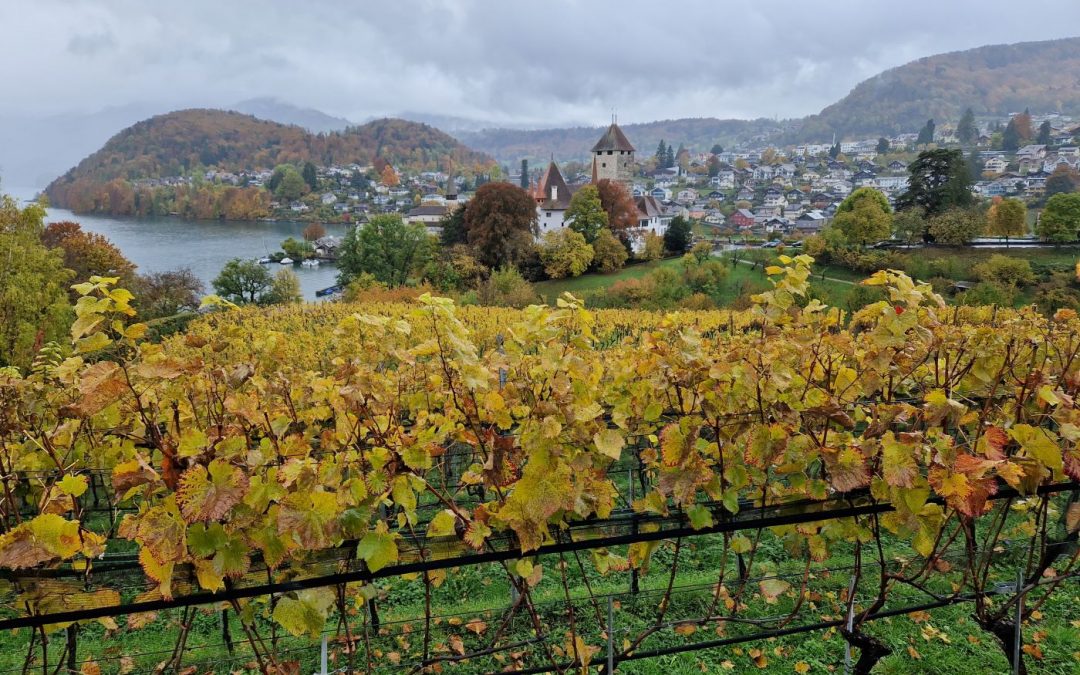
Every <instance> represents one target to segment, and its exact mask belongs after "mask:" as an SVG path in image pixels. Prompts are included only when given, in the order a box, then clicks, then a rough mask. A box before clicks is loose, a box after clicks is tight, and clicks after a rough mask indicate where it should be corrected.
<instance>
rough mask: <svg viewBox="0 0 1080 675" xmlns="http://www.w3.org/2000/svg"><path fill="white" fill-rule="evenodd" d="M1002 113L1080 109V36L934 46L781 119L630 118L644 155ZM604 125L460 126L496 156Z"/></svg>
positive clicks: (567, 143)
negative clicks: (666, 148)
mask: <svg viewBox="0 0 1080 675" xmlns="http://www.w3.org/2000/svg"><path fill="white" fill-rule="evenodd" d="M968 107H970V108H972V110H974V112H975V114H976V115H977V116H983V115H993V116H996V117H1001V116H1004V115H1007V114H1009V113H1011V112H1018V111H1021V110H1023V109H1024V108H1030V109H1031V110H1032V111H1039V112H1048V111H1054V110H1056V111H1059V112H1063V113H1067V114H1080V38H1067V39H1063V40H1050V41H1046V42H1021V43H1017V44H1012V45H991V46H987V47H979V48H977V49H969V50H967V51H960V52H951V53H947V54H938V55H936V56H930V57H927V58H923V59H919V60H918V61H913V62H911V63H908V64H906V65H903V66H899V67H897V68H892V69H890V70H886V71H885V72H883V73H881V74H880V75H876V76H874V77H872V78H870V79H868V80H865V81H863V82H862V83H860V84H859V85H857V86H856V87H855V88H854V89H853V90H852V91H851V93H850V94H848V95H847V96H845V97H844V98H843V99H841V100H839V101H837V102H836V103H834V104H832V105H830V106H829V107H827V108H825V109H824V110H822V111H821V112H820V113H818V114H817V115H810V116H809V117H806V118H803V119H796V120H789V121H786V122H784V121H781V122H776V121H773V120H767V119H758V120H734V119H716V118H713V117H705V118H693V119H677V120H665V121H661V122H649V123H646V124H624V125H623V130H624V131H625V132H626V135H627V137H628V138H629V139H630V141H631V142H632V143H633V144H634V145H635V146H636V147H637V150H638V156H639V157H643V156H647V155H649V154H652V152H653V151H654V150H655V148H656V145H657V144H658V143H659V142H660V140H661V139H664V140H665V141H666V142H668V143H674V144H676V146H678V145H679V144H684V145H686V146H687V147H688V148H691V149H694V150H698V151H705V150H708V149H709V148H711V147H712V146H713V144H714V143H720V144H721V145H723V146H724V147H728V146H729V145H731V144H733V143H752V142H753V141H755V140H766V141H771V142H788V143H797V142H828V141H831V140H832V138H833V134H834V133H835V134H836V138H837V139H855V138H866V137H872V136H888V135H895V134H898V133H905V132H912V133H913V132H916V131H918V130H919V128H920V127H921V126H922V125H923V124H925V123H926V120H927V119H929V118H931V117H932V118H934V119H935V120H937V122H938V123H942V122H950V121H953V122H954V121H956V120H958V119H959V118H960V115H961V114H963V112H964V110H965V109H966V108H968ZM602 133H603V128H602V127H572V128H561V129H539V130H521V129H485V130H483V131H463V132H460V133H457V134H455V135H456V136H457V137H458V138H459V139H461V140H462V141H463V142H464V143H465V144H466V145H468V146H469V147H472V148H476V149H477V150H482V151H484V152H486V153H488V154H490V155H492V156H494V157H495V158H496V159H498V160H499V161H500V162H504V163H513V162H517V161H518V160H520V159H522V158H527V159H530V160H537V159H541V160H544V161H546V160H547V159H548V157H549V155H551V154H554V155H555V158H556V159H562V160H570V159H584V158H585V157H586V156H587V155H588V151H589V148H591V147H592V144H593V143H595V142H596V139H598V138H599V137H600V135H601V134H602Z"/></svg>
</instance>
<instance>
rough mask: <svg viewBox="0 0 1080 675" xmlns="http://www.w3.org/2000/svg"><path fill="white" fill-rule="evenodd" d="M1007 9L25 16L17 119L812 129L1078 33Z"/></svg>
mask: <svg viewBox="0 0 1080 675" xmlns="http://www.w3.org/2000/svg"><path fill="white" fill-rule="evenodd" d="M1015 13H1016V5H1015V3H1007V2H1005V1H1004V0H982V1H978V2H976V1H973V0H972V1H968V0H964V1H959V0H957V1H955V2H944V3H943V2H939V1H930V0H909V1H907V2H905V3H903V4H902V5H899V6H898V5H896V4H895V3H881V2H866V1H865V0H832V1H829V2H805V1H796V0H774V1H772V2H755V1H753V0H730V1H725V2H715V1H713V0H684V1H669V2H656V1H655V0H651V1H645V0H546V1H545V2H531V1H526V2H517V1H510V0H393V1H386V2H383V1H374V0H372V1H367V2H354V3H348V2H346V3H343V2H340V1H338V0H335V1H331V0H307V1H305V2H299V3H298V2H296V1H295V0H290V1H288V2H286V1H285V0H262V1H260V2H221V1H220V0H189V1H188V2H184V3H158V2H146V1H145V0H83V1H80V2H73V1H70V0H7V1H6V2H4V3H2V4H0V44H4V45H5V49H4V50H3V54H2V55H0V81H3V82H4V83H5V89H6V91H8V92H18V91H25V92H33V96H19V95H15V96H5V97H2V98H0V115H5V114H6V115H16V114H19V115H26V114H48V113H60V112H73V111H83V112H86V111H93V110H97V109H100V108H103V107H105V106H110V105H124V104H132V103H138V104H141V105H151V106H158V107H160V109H162V110H165V109H169V108H175V107H187V106H194V105H227V104H229V103H233V102H236V101H239V100H242V99H246V98H251V97H255V96H267V95H268V96H275V97H278V98H281V99H283V100H286V101H289V102H291V103H294V104H297V105H301V106H309V107H314V108H318V109H321V110H324V111H326V112H328V113H331V114H334V115H339V116H344V117H348V118H351V119H355V120H361V119H364V118H366V117H369V116H373V115H387V114H393V113H396V112H400V111H404V110H410V111H418V112H430V113H438V114H446V115H458V116H464V117H473V118H479V119H487V120H493V121H496V122H514V123H519V124H520V123H528V124H538V125H539V124H545V125H547V124H562V123H580V122H585V123H596V122H598V121H602V120H603V119H605V118H606V117H607V115H608V114H609V112H610V111H611V110H612V109H613V108H616V109H618V111H619V114H620V119H622V120H625V121H645V120H650V119H661V118H674V117H686V116H716V117H758V116H768V117H772V116H779V117H795V116H801V115H805V114H808V113H812V112H817V111H818V110H820V109H821V108H822V107H824V106H825V105H827V104H829V103H831V102H833V101H835V100H836V99H838V98H839V97H841V96H843V95H844V94H845V93H847V91H848V90H850V89H851V87H853V86H854V85H855V84H857V83H858V82H859V81H860V80H862V79H864V78H866V77H868V76H870V75H873V74H875V73H877V72H879V71H880V70H883V69H885V68H888V67H892V66H896V65H900V64H902V63H905V62H907V61H909V60H912V59H914V58H918V57H921V56H927V55H930V54H934V53H938V52H942V51H952V50H957V49H966V48H970V47H974V46H978V45H981V44H990V43H999V42H1015V41H1021V40H1037V39H1049V38H1054V37H1065V36H1068V35H1069V34H1070V32H1075V31H1076V28H1075V27H1076V26H1080V3H1076V2H1075V0H1044V1H1043V2H1037V3H1029V5H1026V6H1025V8H1024V14H1025V15H1026V16H1028V17H1029V18H1031V19H1034V18H1037V17H1043V18H1044V19H1045V18H1047V17H1053V21H1048V20H1038V21H1036V20H1025V21H1011V20H1007V17H1009V16H1013V15H1015Z"/></svg>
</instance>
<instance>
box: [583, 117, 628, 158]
mask: <svg viewBox="0 0 1080 675" xmlns="http://www.w3.org/2000/svg"><path fill="white" fill-rule="evenodd" d="M607 150H621V151H623V152H633V151H634V146H633V145H630V141H629V140H627V138H626V134H624V133H623V132H622V129H620V128H619V125H618V124H615V123H614V122H612V123H611V126H610V127H608V128H607V131H605V132H604V135H603V136H601V137H600V140H599V141H597V142H596V145H594V146H593V149H592V151H593V152H600V151H607Z"/></svg>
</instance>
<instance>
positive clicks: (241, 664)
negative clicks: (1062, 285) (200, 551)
mask: <svg viewBox="0 0 1080 675" xmlns="http://www.w3.org/2000/svg"><path fill="white" fill-rule="evenodd" d="M722 541H723V539H722V535H702V536H698V537H691V538H687V539H685V540H684V541H683V544H682V549H681V551H680V553H679V557H678V560H677V561H676V558H675V548H674V544H673V543H671V542H668V543H665V544H663V545H661V546H660V547H659V548H658V549H657V551H656V552H655V553H654V555H653V558H652V562H651V564H650V567H649V569H648V571H647V572H646V573H644V574H643V575H642V577H641V593H640V594H638V595H636V596H631V595H628V594H627V581H628V576H627V575H626V574H620V573H612V574H609V575H607V576H602V575H600V574H599V573H597V572H596V570H595V569H594V568H593V567H592V565H591V563H590V562H589V556H588V554H582V556H581V563H582V567H579V564H578V560H577V559H575V557H574V556H573V554H567V555H566V556H565V557H564V558H563V559H562V560H560V557H559V556H557V555H552V556H546V557H544V558H541V559H538V560H537V561H536V563H537V564H540V565H542V566H543V570H544V573H543V578H542V579H541V581H540V582H539V584H538V585H537V586H536V588H535V589H534V591H533V600H534V602H535V603H536V604H537V605H538V607H539V611H540V612H541V614H542V615H543V617H544V619H545V622H546V623H548V624H549V625H550V626H552V627H553V628H554V631H553V632H552V634H551V641H552V643H553V644H556V645H558V644H562V641H563V640H562V638H563V636H562V634H561V633H560V632H559V631H560V630H565V627H566V626H567V625H568V622H569V617H568V615H567V613H566V605H565V604H564V602H563V601H564V599H565V592H566V591H565V590H564V586H563V581H562V578H561V577H562V573H561V571H560V568H561V567H562V565H563V564H564V563H565V570H566V588H568V589H569V593H570V595H571V597H572V598H573V605H574V611H575V622H576V625H577V627H578V630H579V632H580V633H581V634H582V635H583V636H584V638H585V642H586V644H588V645H592V646H597V647H602V646H603V644H604V642H605V638H604V636H603V634H602V631H603V630H604V628H605V626H604V622H605V614H606V606H604V600H601V606H593V605H592V603H591V602H590V601H589V595H588V592H587V590H586V583H587V584H588V587H589V588H591V590H592V592H593V594H595V595H596V596H603V595H606V594H609V593H616V594H620V597H619V598H618V599H617V600H618V605H617V607H616V612H615V629H616V632H615V636H616V645H617V646H621V645H622V640H623V639H626V638H627V637H630V638H632V637H633V636H635V635H637V634H638V633H639V632H640V631H641V630H643V629H645V628H647V627H648V626H650V625H652V623H653V622H654V621H655V617H656V612H657V603H658V601H659V600H660V598H661V596H662V593H661V592H662V590H663V589H664V588H665V587H666V585H667V583H668V579H669V572H670V570H671V569H672V567H673V566H675V565H676V563H677V569H678V575H677V577H676V581H675V586H676V588H686V589H688V590H686V591H680V592H677V593H675V594H674V595H673V597H672V602H671V605H670V608H669V609H668V614H667V616H666V617H665V621H678V620H680V619H691V618H697V617H700V616H702V615H703V614H704V613H705V612H706V611H707V609H708V606H709V604H710V602H711V598H712V595H711V592H710V589H711V588H712V587H713V585H714V584H715V583H716V581H717V578H718V571H719V570H720V569H721V564H722V559H721V551H722ZM885 543H886V546H887V549H886V557H887V559H896V558H898V557H901V556H910V555H911V552H910V550H909V549H908V548H907V546H906V545H905V544H904V543H903V542H900V541H897V540H892V539H891V538H887V539H886V542H885ZM613 552H614V553H617V554H619V555H624V556H625V555H626V553H627V552H626V547H617V548H616V549H613ZM853 556H854V551H853V548H852V546H851V545H850V544H847V543H834V544H832V545H831V547H830V557H829V560H828V567H829V568H832V569H833V570H837V571H833V572H830V571H827V570H821V569H820V568H819V569H817V571H815V572H813V573H812V575H811V578H810V591H811V597H810V599H809V600H808V602H807V603H806V604H805V605H804V606H803V610H802V611H803V613H802V614H800V618H799V619H798V622H797V623H795V624H793V625H800V624H801V623H812V622H816V621H823V620H825V621H827V620H832V619H839V618H841V617H843V615H844V611H845V601H844V592H845V589H846V587H847V584H848V582H849V574H848V572H846V571H843V570H842V569H840V568H843V567H844V566H847V565H850V564H851V563H852V561H853V559H854V558H853ZM1020 557H1021V556H1019V555H1017V553H1016V552H1010V551H1006V552H1005V553H1004V554H1003V555H1001V556H1000V557H999V558H997V559H995V564H996V565H998V566H999V567H998V569H999V570H1000V576H1001V577H1002V578H1007V577H1008V576H1009V575H1010V573H1011V570H1012V569H1014V568H1015V566H1016V565H1017V564H1018V563H1019V560H1020ZM756 560H757V564H759V565H760V564H763V565H764V566H765V567H768V568H771V569H773V570H775V571H776V572H779V573H796V574H798V573H801V570H802V563H801V562H800V561H799V560H793V559H792V558H791V557H790V556H789V554H788V553H787V551H786V549H785V548H784V545H783V541H782V539H781V538H780V537H778V536H777V535H775V534H773V533H772V532H770V531H765V532H763V535H762V540H761V544H760V546H759V548H758V553H757V557H756ZM724 569H725V579H726V581H725V585H726V587H727V588H728V589H729V590H731V591H732V592H735V588H736V585H737V583H738V582H737V581H736V579H737V574H736V570H735V565H734V561H733V560H731V559H730V558H729V559H728V560H727V563H726V567H725V568H724ZM758 573H760V572H759V571H758V568H755V574H758ZM959 574H960V570H959V566H958V567H957V569H956V570H954V571H953V572H952V573H948V574H941V575H938V576H936V577H935V579H934V582H935V583H934V586H935V587H936V588H937V589H938V590H939V591H941V592H946V593H947V592H948V585H949V583H950V582H951V581H952V580H953V578H958V575H959ZM874 583H875V577H874V575H873V574H872V573H871V574H870V576H869V577H867V578H864V580H863V583H862V584H861V585H860V589H861V593H860V595H859V597H860V598H868V597H869V593H870V592H871V589H872V587H873V585H874ZM377 586H378V587H379V588H380V589H381V590H382V591H383V592H384V596H383V597H382V598H381V599H380V601H379V613H380V617H381V619H382V629H381V630H380V631H379V632H378V634H374V635H372V636H371V640H372V654H373V665H374V666H375V669H376V670H377V672H379V673H397V672H403V671H402V669H401V668H404V665H405V664H407V663H410V662H411V660H412V659H415V658H416V657H417V654H418V653H419V650H420V646H421V644H422V641H423V620H422V617H423V614H424V589H423V585H422V583H421V582H420V580H418V579H416V578H413V579H411V580H403V579H395V580H393V581H390V580H382V581H379V582H377ZM653 591H655V593H654V592H653ZM1078 591H1080V587H1078V585H1077V584H1075V583H1072V584H1067V585H1065V586H1063V587H1062V588H1061V589H1059V590H1058V592H1057V594H1056V595H1055V596H1052V599H1051V600H1050V601H1049V602H1048V603H1047V604H1046V605H1045V606H1044V607H1043V608H1042V611H1041V615H1040V616H1039V617H1037V618H1036V619H1035V620H1032V621H1030V622H1029V624H1027V625H1025V644H1027V645H1032V644H1038V646H1039V649H1040V650H1041V657H1042V658H1041V659H1039V660H1036V659H1035V658H1034V657H1032V656H1026V657H1025V659H1026V661H1027V663H1028V665H1029V667H1030V668H1031V669H1032V670H1031V672H1033V673H1042V674H1052V675H1065V674H1066V673H1076V672H1080V660H1078V655H1077V650H1078V648H1080V643H1078V637H1080V636H1078V633H1077V630H1076V629H1075V628H1074V627H1073V625H1071V622H1074V621H1075V620H1076V619H1077V618H1078V614H1077V610H1076V607H1077V606H1078V603H1080V593H1078ZM890 597H891V598H892V599H891V600H890V603H889V604H888V605H887V608H889V607H901V606H907V605H913V604H919V603H920V602H925V601H926V599H927V598H926V596H924V595H922V594H921V593H918V592H917V591H913V590H910V591H906V590H903V589H902V588H897V590H896V591H894V593H893V594H892V595H891V596H890ZM745 601H746V603H747V607H746V608H745V609H744V610H742V611H741V612H740V616H743V617H746V618H753V617H759V618H760V617H766V616H782V615H784V614H786V612H788V611H789V610H790V609H791V608H792V607H793V603H794V594H788V595H785V596H781V598H780V599H779V603H778V604H771V605H770V604H767V603H765V602H764V601H763V598H762V597H761V596H760V595H759V594H758V593H757V589H756V584H755V583H753V582H751V585H750V592H749V593H748V594H747V596H746V597H745ZM509 602H510V593H509V586H508V584H507V582H506V577H505V574H504V573H503V571H502V568H501V567H500V566H499V565H497V564H491V565H484V566H475V567H467V568H457V569H453V570H450V571H449V573H448V574H447V578H446V581H445V582H444V583H443V584H442V585H441V586H440V587H439V588H437V589H435V590H434V591H433V597H432V614H433V615H435V616H441V617H442V618H441V619H438V620H436V621H435V622H434V630H433V640H432V645H433V652H434V653H446V652H447V649H446V645H447V644H448V641H449V636H450V635H455V636H458V637H460V638H461V639H462V640H463V642H464V646H465V648H466V649H468V650H475V649H481V648H483V647H485V646H486V643H485V638H489V637H490V636H491V635H492V634H493V633H494V631H495V627H496V626H497V625H498V624H499V622H500V621H501V620H502V618H503V612H502V611H501V609H500V608H505V607H507V606H508V604H509ZM545 603H547V604H545ZM598 611H599V614H598ZM971 612H972V607H971V605H969V604H962V605H954V606H950V607H944V608H940V609H934V610H931V611H929V612H927V613H925V614H916V615H910V616H908V615H905V616H897V617H892V618H888V619H882V620H879V621H875V622H873V623H871V624H868V628H867V629H866V630H867V632H868V633H870V634H871V635H874V636H876V637H878V638H880V639H882V640H883V641H884V642H886V643H887V644H888V645H889V646H890V647H891V648H892V649H893V653H892V654H891V655H890V656H888V657H886V658H885V659H884V660H882V661H881V663H880V664H879V665H878V667H877V668H876V669H875V671H874V672H875V673H879V674H882V675H917V674H922V673H928V672H933V673H935V675H954V674H955V675H966V674H967V673H1002V672H1007V671H1008V664H1007V663H1006V660H1005V657H1004V655H1003V653H1002V651H1001V649H1000V647H999V646H998V645H997V644H996V643H995V642H994V640H993V638H992V637H991V636H989V635H988V634H987V633H985V632H983V631H982V630H981V629H980V628H979V627H978V626H977V625H976V623H975V621H974V620H973V619H972V618H971ZM179 614H180V613H179V611H176V610H171V611H168V612H161V613H159V615H158V617H157V618H156V619H155V620H153V621H152V622H151V623H149V624H148V625H147V626H146V627H145V628H142V629H139V630H125V629H124V628H121V629H120V630H118V631H110V632H106V631H105V629H104V628H103V627H102V626H100V625H97V624H91V625H87V626H85V627H83V628H82V631H81V634H80V645H81V647H82V649H81V650H80V660H83V659H90V658H92V659H94V660H95V661H96V662H97V663H98V664H99V665H100V666H101V669H102V672H104V673H117V672H119V671H120V659H121V658H122V657H125V656H126V657H130V658H136V659H137V660H136V661H135V662H134V663H133V666H134V670H132V671H131V672H149V671H151V670H152V669H153V668H154V667H155V666H156V665H157V664H158V663H160V662H161V661H164V660H166V659H167V658H168V656H169V654H170V653H171V651H172V648H173V645H174V642H175V639H176V636H177V630H178V619H179ZM229 616H230V617H231V621H230V625H231V629H232V635H233V640H234V642H235V643H236V645H237V648H236V654H235V655H233V656H230V655H229V653H228V652H227V651H226V650H225V649H223V648H222V647H220V643H221V623H220V621H221V619H220V615H219V613H218V611H217V608H209V609H208V610H206V611H203V610H199V611H197V612H196V613H195V619H194V623H193V626H192V630H191V633H190V637H189V639H188V643H187V650H186V651H185V657H186V658H185V661H184V664H185V665H188V664H190V665H194V666H196V668H197V669H196V671H192V672H199V673H204V672H210V671H214V672H230V671H231V672H237V671H242V672H251V670H252V669H251V667H250V662H251V658H250V652H249V651H248V650H247V646H246V643H244V639H243V632H242V630H241V628H240V626H239V624H238V623H237V622H236V621H235V617H233V616H232V612H229ZM474 619H476V620H480V621H483V622H484V623H485V624H486V626H487V628H486V629H484V630H481V631H479V633H480V634H479V635H475V634H474V633H473V632H470V631H469V630H468V629H467V628H466V627H465V625H466V624H468V623H469V622H470V621H472V620H474ZM351 623H352V626H353V630H354V631H355V632H361V631H362V628H361V618H360V615H353V616H352V618H351ZM120 624H121V626H123V625H124V620H123V619H121V620H120ZM260 624H261V627H262V628H263V634H264V636H269V632H270V631H269V623H267V622H265V621H260ZM327 628H328V630H333V625H328V626H327ZM751 630H752V629H751V628H749V627H745V626H740V625H738V624H727V625H724V626H722V627H717V626H716V625H715V624H707V625H702V626H696V625H695V626H694V631H693V634H679V633H677V632H675V631H673V630H671V629H670V628H667V629H664V630H662V631H660V632H658V633H656V634H654V635H653V636H651V637H650V638H648V639H647V640H646V641H645V642H644V643H642V645H641V646H640V647H639V651H645V650H652V649H657V648H662V647H668V646H673V645H680V644H691V643H695V642H703V641H708V640H713V639H717V638H718V637H720V636H722V637H732V636H738V635H744V634H747V633H749V632H751ZM280 633H281V631H280V630H279V641H278V643H277V645H278V646H277V653H278V655H279V656H280V657H282V658H283V659H293V660H299V661H300V672H301V673H305V672H306V673H311V672H318V658H319V643H318V641H316V640H312V639H310V638H292V637H280ZM530 633H531V627H530V625H529V622H528V621H527V620H526V619H525V617H524V616H522V617H520V619H516V620H515V623H514V624H513V627H512V629H511V634H512V635H514V636H515V639H525V638H527V637H528V636H529V635H530ZM26 636H27V632H26V631H18V632H12V633H7V634H5V635H4V636H2V637H0V672H10V671H15V670H18V669H20V668H21V666H22V662H23V656H24V654H25V652H26V647H27V643H26ZM267 639H269V638H268V637H267ZM62 643H63V634H62V633H54V634H53V636H52V638H51V640H50V644H51V652H52V653H53V654H59V650H60V648H61V647H62ZM844 644H845V643H844V641H843V639H842V637H841V636H840V635H839V634H838V633H837V631H836V630H835V629H829V630H825V631H818V632H812V633H806V634H800V635H792V636H785V637H781V638H775V639H763V640H756V641H751V642H746V643H742V644H738V645H730V646H724V647H717V648H712V649H707V650H701V651H694V652H685V653H681V654H675V655H669V656H661V657H657V658H652V659H647V660H640V661H630V662H625V663H623V664H621V665H619V667H618V671H617V672H619V673H634V674H640V675H683V674H686V675H689V674H690V673H701V672H709V673H714V672H716V673H723V672H736V673H745V672H762V673H777V674H779V673H793V672H797V671H796V670H795V666H796V664H800V663H805V664H807V665H808V666H809V668H810V670H809V672H810V673H829V672H839V671H840V670H841V668H842V665H841V664H842V663H843V659H844ZM332 647H333V644H332ZM603 654H604V653H603V651H602V650H601V651H600V652H598V653H597V655H596V656H595V657H594V662H600V661H602V659H603ZM140 655H144V656H141V657H140ZM392 655H393V656H392ZM397 656H400V657H401V668H399V667H397V664H395V663H393V659H395V658H396V657H397ZM755 657H756V658H757V661H756V662H755ZM55 662H56V661H55V659H54V660H53V661H52V663H54V664H55ZM511 663H512V660H510V659H507V660H504V661H502V662H500V661H498V660H496V659H493V658H479V659H475V660H472V661H466V662H462V663H460V664H456V665H455V664H452V663H447V664H445V667H444V669H443V671H442V672H445V673H478V672H489V671H491V670H498V669H501V668H503V667H505V666H507V665H511ZM536 663H537V660H536V659H535V658H534V659H532V660H531V661H530V662H529V664H530V665H534V664H536ZM358 664H359V665H360V667H361V668H362V667H363V665H364V660H363V659H362V658H361V659H360V660H359V661H358ZM343 665H344V657H341V656H339V657H338V658H337V659H336V660H335V661H333V662H332V663H331V667H341V666H343ZM39 666H40V664H39Z"/></svg>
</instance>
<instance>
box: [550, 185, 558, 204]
mask: <svg viewBox="0 0 1080 675" xmlns="http://www.w3.org/2000/svg"><path fill="white" fill-rule="evenodd" d="M558 200H559V186H558V185H552V186H551V201H553V202H556V201H558Z"/></svg>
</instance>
